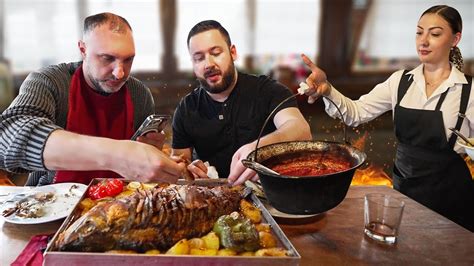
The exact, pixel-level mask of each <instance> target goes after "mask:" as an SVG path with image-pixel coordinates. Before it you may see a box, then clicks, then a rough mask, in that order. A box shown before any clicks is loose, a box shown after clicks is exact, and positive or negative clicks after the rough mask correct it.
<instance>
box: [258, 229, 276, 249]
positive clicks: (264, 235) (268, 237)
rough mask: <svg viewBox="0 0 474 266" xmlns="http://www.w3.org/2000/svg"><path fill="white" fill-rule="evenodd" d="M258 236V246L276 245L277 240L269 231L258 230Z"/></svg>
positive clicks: (270, 246)
mask: <svg viewBox="0 0 474 266" xmlns="http://www.w3.org/2000/svg"><path fill="white" fill-rule="evenodd" d="M258 237H259V239H260V247H262V248H274V247H276V246H277V240H276V238H275V237H274V236H273V235H272V234H271V233H268V232H263V231H262V232H258Z"/></svg>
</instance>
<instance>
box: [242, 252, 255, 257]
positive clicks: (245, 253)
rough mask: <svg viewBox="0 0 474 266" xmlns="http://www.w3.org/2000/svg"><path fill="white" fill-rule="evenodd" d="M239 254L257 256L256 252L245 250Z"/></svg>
mask: <svg viewBox="0 0 474 266" xmlns="http://www.w3.org/2000/svg"><path fill="white" fill-rule="evenodd" d="M239 256H247V257H253V256H255V252H252V251H245V252H242V253H239Z"/></svg>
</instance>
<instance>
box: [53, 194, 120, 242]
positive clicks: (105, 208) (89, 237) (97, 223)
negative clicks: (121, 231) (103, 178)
mask: <svg viewBox="0 0 474 266" xmlns="http://www.w3.org/2000/svg"><path fill="white" fill-rule="evenodd" d="M119 207H120V205H119ZM116 209H117V205H116V204H112V203H110V204H109V203H105V204H101V205H97V206H95V207H94V208H92V209H91V210H89V211H88V212H87V213H86V214H84V215H83V216H81V217H80V218H79V219H78V220H76V221H75V222H74V223H73V224H72V225H71V226H69V228H67V229H66V230H65V231H64V232H63V233H62V234H61V236H60V239H59V243H60V244H59V248H60V250H69V251H106V250H110V249H113V247H114V243H115V237H114V233H113V232H112V231H113V229H114V228H115V227H116V226H117V225H116V223H111V222H110V221H111V218H112V217H110V214H109V213H110V212H115V211H116ZM115 221H117V220H115Z"/></svg>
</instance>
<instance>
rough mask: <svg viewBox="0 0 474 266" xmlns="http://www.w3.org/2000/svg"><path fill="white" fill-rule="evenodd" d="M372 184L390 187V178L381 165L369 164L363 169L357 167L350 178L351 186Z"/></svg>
mask: <svg viewBox="0 0 474 266" xmlns="http://www.w3.org/2000/svg"><path fill="white" fill-rule="evenodd" d="M357 185H374V186H388V187H392V179H391V178H390V177H389V176H388V175H387V174H386V173H385V172H384V170H383V169H382V168H381V167H378V166H374V165H372V164H369V165H368V166H367V167H366V168H364V169H357V170H356V171H355V173H354V177H353V178H352V183H351V186H357Z"/></svg>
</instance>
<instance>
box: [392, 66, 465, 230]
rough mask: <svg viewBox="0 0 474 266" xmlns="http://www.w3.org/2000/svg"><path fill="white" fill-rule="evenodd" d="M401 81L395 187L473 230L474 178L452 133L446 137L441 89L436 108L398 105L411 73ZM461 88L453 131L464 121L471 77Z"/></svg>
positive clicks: (407, 85) (395, 118) (397, 112)
mask: <svg viewBox="0 0 474 266" xmlns="http://www.w3.org/2000/svg"><path fill="white" fill-rule="evenodd" d="M406 72H407V71H405V72H404V73H403V75H402V78H401V80H400V85H399V88H398V100H397V101H398V102H397V105H396V106H395V114H394V120H395V121H394V123H395V135H396V137H397V140H398V146H397V153H396V157H395V167H394V174H393V187H394V188H395V189H396V190H398V191H400V192H401V193H403V194H405V195H407V196H409V197H410V198H412V199H414V200H416V201H418V202H419V203H421V204H423V205H425V206H426V207H428V208H430V209H432V210H434V211H436V212H438V213H439V214H441V215H443V216H445V217H447V218H449V219H450V220H452V221H454V222H456V223H458V224H460V225H461V226H464V227H465V228H467V229H469V230H470V231H474V211H473V208H474V182H473V181H472V176H471V174H470V172H469V169H468V167H467V165H466V162H465V161H464V160H463V158H462V157H461V156H460V155H459V154H457V153H456V152H455V151H454V150H453V147H454V143H455V141H456V137H457V136H456V135H455V134H452V135H451V137H450V138H449V141H447V140H446V133H445V127H444V122H443V116H442V112H441V111H440V108H441V105H442V104H443V101H444V99H445V98H446V95H447V93H448V91H449V89H448V90H447V91H446V92H444V93H443V94H442V95H441V97H440V99H439V101H438V103H437V105H436V108H435V110H434V111H431V110H418V109H409V108H405V107H402V106H400V102H401V99H402V98H403V96H404V95H405V93H406V91H407V90H408V87H410V84H411V82H412V81H413V80H412V79H410V78H411V76H410V75H405V73H406ZM466 78H467V80H468V81H469V84H465V85H464V86H463V92H462V96H461V100H460V101H461V106H460V111H459V114H460V115H459V117H458V121H457V123H456V129H458V130H459V129H460V128H461V125H462V121H463V119H464V113H465V111H466V107H467V102H468V99H469V93H470V89H471V84H472V78H471V77H468V76H466Z"/></svg>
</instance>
